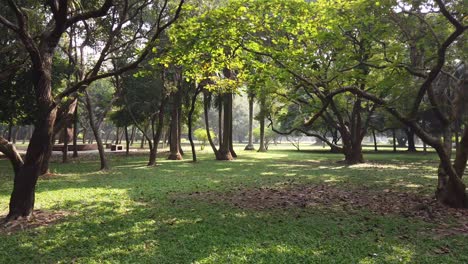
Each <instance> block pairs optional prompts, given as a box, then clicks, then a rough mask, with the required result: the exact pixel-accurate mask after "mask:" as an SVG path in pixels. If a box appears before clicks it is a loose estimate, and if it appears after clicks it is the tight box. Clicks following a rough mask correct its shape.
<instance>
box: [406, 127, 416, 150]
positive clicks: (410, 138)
mask: <svg viewBox="0 0 468 264" xmlns="http://www.w3.org/2000/svg"><path fill="white" fill-rule="evenodd" d="M405 133H406V136H407V137H408V141H407V142H408V152H416V151H417V150H416V145H415V142H414V131H413V129H411V128H407V129H405Z"/></svg>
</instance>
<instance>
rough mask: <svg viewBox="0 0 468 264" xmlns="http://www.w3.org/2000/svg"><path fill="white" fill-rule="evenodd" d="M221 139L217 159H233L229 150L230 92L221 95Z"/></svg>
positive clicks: (230, 128)
mask: <svg viewBox="0 0 468 264" xmlns="http://www.w3.org/2000/svg"><path fill="white" fill-rule="evenodd" d="M223 108H224V109H223V110H224V111H223V114H224V117H223V129H222V131H223V140H222V144H221V147H220V148H219V156H218V158H217V160H233V159H234V158H233V156H232V153H231V151H230V147H229V143H230V140H231V139H230V136H231V132H230V131H231V130H232V127H231V124H232V122H231V119H232V94H231V93H225V94H224V95H223Z"/></svg>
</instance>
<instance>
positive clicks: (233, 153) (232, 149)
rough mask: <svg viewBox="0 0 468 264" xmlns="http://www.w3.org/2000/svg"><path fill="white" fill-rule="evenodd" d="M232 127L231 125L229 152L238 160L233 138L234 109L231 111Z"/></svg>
mask: <svg viewBox="0 0 468 264" xmlns="http://www.w3.org/2000/svg"><path fill="white" fill-rule="evenodd" d="M230 120H231V125H230V130H229V134H230V135H229V151H231V155H232V157H233V158H237V153H236V151H235V150H234V144H233V142H232V141H233V136H232V130H233V129H232V127H233V126H232V109H231V119H230Z"/></svg>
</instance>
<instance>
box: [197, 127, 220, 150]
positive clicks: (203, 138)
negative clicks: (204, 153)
mask: <svg viewBox="0 0 468 264" xmlns="http://www.w3.org/2000/svg"><path fill="white" fill-rule="evenodd" d="M193 134H194V136H195V137H196V138H197V140H198V141H200V150H204V149H205V146H206V143H207V142H208V134H207V133H206V130H205V129H203V128H198V129H196V130H195V131H194V132H193ZM210 136H211V138H215V137H216V134H215V133H214V131H210Z"/></svg>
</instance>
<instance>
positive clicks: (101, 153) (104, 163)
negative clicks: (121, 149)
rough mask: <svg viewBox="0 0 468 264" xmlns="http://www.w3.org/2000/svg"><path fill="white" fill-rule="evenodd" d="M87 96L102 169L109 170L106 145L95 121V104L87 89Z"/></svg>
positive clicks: (89, 116)
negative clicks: (92, 102) (105, 150)
mask: <svg viewBox="0 0 468 264" xmlns="http://www.w3.org/2000/svg"><path fill="white" fill-rule="evenodd" d="M85 98H86V108H87V110H88V118H89V125H90V126H91V129H92V130H93V134H94V138H95V139H96V143H97V146H98V151H99V159H100V161H101V168H100V170H108V169H109V166H108V165H107V160H106V154H105V152H104V145H103V144H102V140H101V136H100V135H99V127H97V125H96V123H95V121H94V113H93V106H92V104H91V99H90V98H89V94H88V92H86V91H85Z"/></svg>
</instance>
